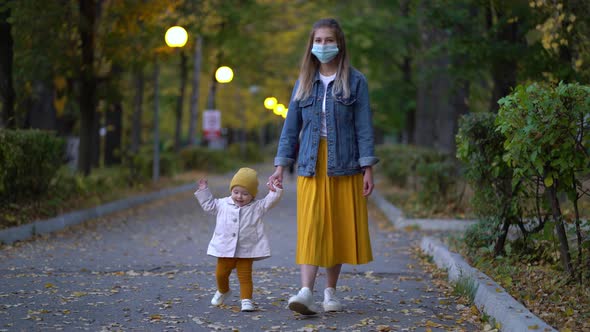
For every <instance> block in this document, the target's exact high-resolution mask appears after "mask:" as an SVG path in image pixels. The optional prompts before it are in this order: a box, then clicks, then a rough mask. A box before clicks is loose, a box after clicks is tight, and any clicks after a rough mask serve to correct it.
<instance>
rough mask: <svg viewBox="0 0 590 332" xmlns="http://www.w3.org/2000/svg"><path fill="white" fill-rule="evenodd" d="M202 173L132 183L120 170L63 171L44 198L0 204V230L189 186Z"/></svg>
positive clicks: (191, 172) (181, 174)
mask: <svg viewBox="0 0 590 332" xmlns="http://www.w3.org/2000/svg"><path fill="white" fill-rule="evenodd" d="M203 174H205V172H203V171H198V170H196V171H189V172H184V173H180V174H177V175H174V176H162V177H161V178H160V179H159V181H157V182H153V181H151V180H150V179H146V180H144V181H141V182H136V183H130V182H128V177H127V176H126V175H125V172H124V171H123V170H122V169H120V168H105V169H96V170H94V171H93V173H92V174H91V175H90V176H89V177H86V178H84V177H80V176H75V175H71V174H68V171H67V170H61V171H60V174H59V175H58V177H57V178H56V180H55V181H53V184H52V186H51V187H50V188H49V191H48V192H47V194H46V195H45V197H42V198H39V199H35V200H30V201H26V202H18V203H12V204H4V205H0V229H5V228H9V227H15V226H19V225H24V224H28V223H31V222H34V221H36V220H42V219H48V218H52V217H55V216H57V215H60V214H64V213H68V212H72V211H76V210H82V209H87V208H91V207H94V206H97V205H101V204H105V203H108V202H112V201H116V200H119V199H123V198H126V197H130V196H136V195H141V194H146V193H150V192H153V191H157V190H160V189H163V188H169V187H174V186H178V185H182V184H186V183H190V182H191V181H194V180H195V179H198V178H199V177H201V176H203Z"/></svg>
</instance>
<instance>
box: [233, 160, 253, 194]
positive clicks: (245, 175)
mask: <svg viewBox="0 0 590 332" xmlns="http://www.w3.org/2000/svg"><path fill="white" fill-rule="evenodd" d="M235 186H240V187H244V188H246V190H248V192H249V193H250V195H252V197H255V196H256V194H257V193H258V173H256V171H255V170H253V169H251V168H248V167H243V168H240V169H239V170H238V172H237V173H236V174H235V175H234V177H233V179H232V180H231V183H230V184H229V190H230V191H231V190H232V189H233V188H234V187H235Z"/></svg>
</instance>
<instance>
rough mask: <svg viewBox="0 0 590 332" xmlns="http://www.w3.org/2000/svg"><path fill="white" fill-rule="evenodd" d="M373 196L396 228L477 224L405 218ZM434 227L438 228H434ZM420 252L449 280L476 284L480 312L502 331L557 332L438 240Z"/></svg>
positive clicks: (452, 227)
mask: <svg viewBox="0 0 590 332" xmlns="http://www.w3.org/2000/svg"><path fill="white" fill-rule="evenodd" d="M370 197H371V199H372V201H373V202H374V203H375V204H376V205H377V206H378V207H379V208H380V209H381V210H382V211H383V212H384V213H385V215H386V216H387V218H388V219H389V220H390V222H391V223H392V224H393V225H394V226H395V227H396V228H403V227H408V226H418V227H420V228H421V229H424V230H453V231H461V230H464V229H466V228H467V227H468V226H469V225H471V224H472V223H474V221H470V222H467V223H466V222H465V221H458V220H435V219H405V218H404V217H403V214H402V212H401V210H399V209H398V208H396V207H395V206H393V205H392V204H391V203H389V202H388V201H387V200H385V199H384V198H383V197H382V196H381V195H380V194H379V193H378V192H376V191H373V193H372V194H371V196H370ZM458 222H462V223H463V225H459V224H458ZM439 223H440V224H439ZM433 224H439V225H436V226H435V225H433ZM446 227H448V228H446ZM420 249H421V250H422V251H423V252H424V253H426V254H427V255H429V256H431V257H432V258H433V261H434V262H435V264H436V265H437V266H438V267H439V268H441V269H446V270H447V271H448V276H449V280H451V281H453V282H457V281H460V280H464V279H465V278H467V280H468V281H472V282H474V283H475V285H476V287H477V290H476V292H475V299H474V303H475V305H476V306H477V308H478V309H479V311H480V312H482V313H485V314H487V315H489V316H490V317H493V319H494V320H495V321H496V323H499V324H500V329H501V330H502V331H504V332H522V331H543V332H549V331H551V332H553V331H555V332H557V330H556V329H554V328H553V327H551V326H550V325H548V324H547V323H545V322H544V321H543V320H541V319H540V318H538V317H537V316H535V315H534V314H533V313H532V312H530V311H529V310H528V309H527V308H526V307H525V306H523V305H522V304H521V303H520V302H518V301H516V300H515V299H514V298H513V297H512V296H511V295H510V294H508V293H507V292H506V290H505V289H504V288H502V287H501V286H500V285H498V284H497V283H496V282H495V281H494V280H492V279H491V278H490V277H488V276H487V275H486V274H484V273H482V272H480V271H479V270H477V269H475V268H473V267H471V266H470V265H469V264H467V262H465V260H464V259H463V258H462V257H461V255H459V254H456V253H453V252H450V251H449V250H448V248H447V247H446V246H445V245H443V244H442V243H441V242H440V241H439V240H437V239H434V238H432V237H429V236H426V237H423V238H422V241H421V243H420Z"/></svg>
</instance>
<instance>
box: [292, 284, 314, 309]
mask: <svg viewBox="0 0 590 332" xmlns="http://www.w3.org/2000/svg"><path fill="white" fill-rule="evenodd" d="M289 309H291V310H293V311H295V312H298V313H300V314H302V315H306V316H308V315H315V314H317V311H315V310H314V309H313V294H312V293H311V289H309V288H308V287H303V288H301V290H300V291H299V293H297V295H295V296H291V298H290V299H289Z"/></svg>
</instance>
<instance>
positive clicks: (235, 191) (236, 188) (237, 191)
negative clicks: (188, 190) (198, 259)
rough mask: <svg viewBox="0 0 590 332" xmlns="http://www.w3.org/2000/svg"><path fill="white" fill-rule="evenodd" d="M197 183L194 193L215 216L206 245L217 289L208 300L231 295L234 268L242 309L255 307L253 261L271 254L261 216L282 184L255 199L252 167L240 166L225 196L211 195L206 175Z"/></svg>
mask: <svg viewBox="0 0 590 332" xmlns="http://www.w3.org/2000/svg"><path fill="white" fill-rule="evenodd" d="M198 185H199V187H198V190H197V191H196V192H195V197H196V198H197V199H198V200H199V203H200V204H201V207H203V210H204V211H205V212H208V213H211V214H214V215H215V216H216V217H217V220H216V223H215V232H213V238H212V239H211V242H209V248H208V249H207V254H208V255H211V256H214V257H217V269H216V271H215V277H216V278H217V291H216V292H215V295H214V296H213V299H211V304H212V305H214V306H219V305H221V304H223V301H224V300H225V299H227V298H228V297H229V296H230V294H231V291H230V289H229V276H230V274H231V272H232V270H233V269H234V268H235V269H236V270H237V274H238V280H239V281H240V298H241V300H242V311H254V304H253V303H252V291H253V285H252V263H253V262H254V261H255V260H260V259H264V258H268V257H270V246H269V242H268V238H267V237H266V234H265V233H264V223H263V222H262V216H263V215H264V214H265V213H266V212H267V211H268V210H270V209H271V208H272V207H274V206H275V205H276V204H277V203H278V202H279V200H280V199H281V195H282V189H283V188H282V186H281V185H280V183H279V182H278V181H277V182H276V183H275V186H278V190H277V191H276V192H275V191H269V193H268V195H266V197H264V198H263V199H261V200H256V199H254V198H255V197H256V194H257V192H258V176H257V173H256V171H255V170H253V169H251V168H240V170H238V172H237V173H236V174H235V175H234V177H233V179H232V180H231V183H230V185H229V189H230V192H231V196H228V197H224V198H218V199H217V198H214V197H213V195H212V194H211V191H210V190H209V188H208V186H207V180H205V179H201V180H199V182H198Z"/></svg>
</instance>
